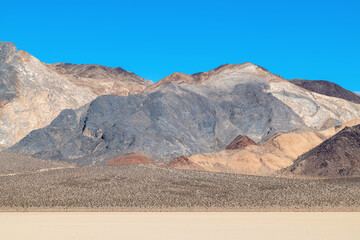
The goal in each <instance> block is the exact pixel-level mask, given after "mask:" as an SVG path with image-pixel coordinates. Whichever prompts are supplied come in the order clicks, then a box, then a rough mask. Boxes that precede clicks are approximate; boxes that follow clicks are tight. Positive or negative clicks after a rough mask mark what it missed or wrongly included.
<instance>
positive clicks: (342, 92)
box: [290, 79, 360, 104]
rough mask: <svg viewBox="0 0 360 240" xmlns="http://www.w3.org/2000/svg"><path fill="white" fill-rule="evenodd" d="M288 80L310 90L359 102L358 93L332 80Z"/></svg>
mask: <svg viewBox="0 0 360 240" xmlns="http://www.w3.org/2000/svg"><path fill="white" fill-rule="evenodd" d="M290 82H291V83H293V84H295V85H297V86H299V87H302V88H305V89H307V90H309V91H311V92H316V93H320V94H323V95H326V96H330V97H336V98H341V99H345V100H347V101H350V102H354V103H358V104H360V96H359V95H358V94H356V93H353V92H351V91H349V90H346V89H344V88H342V87H341V86H339V85H337V84H336V83H333V82H328V81H323V80H304V79H293V80H291V81H290Z"/></svg>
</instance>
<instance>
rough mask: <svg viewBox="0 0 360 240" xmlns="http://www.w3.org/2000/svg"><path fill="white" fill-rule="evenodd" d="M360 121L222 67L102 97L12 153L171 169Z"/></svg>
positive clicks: (261, 75) (277, 84)
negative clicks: (184, 161) (138, 161)
mask: <svg viewBox="0 0 360 240" xmlns="http://www.w3.org/2000/svg"><path fill="white" fill-rule="evenodd" d="M184 76H185V77H184ZM189 76H190V77H189ZM359 117H360V105H358V104H355V103H352V102H349V101H346V100H343V99H339V98H334V97H329V96H325V95H322V94H318V93H314V92H310V91H308V90H305V89H303V88H301V87H298V86H296V85H294V84H292V83H290V82H289V81H287V80H285V79H283V78H281V77H280V76H278V75H274V74H271V73H270V72H269V71H267V70H265V69H264V68H262V67H259V66H256V65H254V64H251V63H245V64H236V65H224V66H221V67H219V68H217V69H214V70H211V71H209V72H205V73H198V74H194V75H183V74H175V75H172V76H170V77H167V78H165V79H164V80H162V81H160V83H158V84H154V85H153V86H150V87H148V88H146V89H145V90H144V91H143V92H142V94H139V95H130V96H101V97H98V98H97V99H95V100H94V101H92V102H91V103H90V104H88V105H86V106H83V107H81V108H79V109H76V110H65V111H63V112H62V113H61V114H60V115H59V116H58V117H57V118H56V119H54V120H53V121H52V123H51V124H50V125H49V126H47V127H45V128H43V129H40V130H36V131H33V132H31V133H30V134H29V135H28V136H26V137H25V138H24V139H22V140H21V141H20V142H19V143H17V144H16V145H15V146H13V147H12V148H10V149H9V151H12V152H17V153H22V154H27V155H32V156H35V157H40V158H51V159H61V160H65V161H70V162H76V163H78V164H81V165H96V164H107V161H108V160H110V159H113V158H117V157H120V156H122V155H124V154H126V153H130V152H134V153H137V154H142V155H144V156H147V157H149V158H152V159H154V160H158V161H169V160H171V159H173V158H176V157H180V156H190V155H193V154H197V153H202V154H206V153H213V152H217V151H221V150H223V149H224V148H225V147H226V146H227V145H229V144H230V143H231V142H232V141H233V140H234V139H235V138H236V137H237V136H239V135H245V136H248V137H249V138H251V139H253V140H254V141H255V142H256V143H262V142H266V141H267V140H269V139H271V138H272V137H273V136H275V135H276V134H278V133H281V132H283V133H289V132H294V131H299V130H304V131H313V130H316V129H322V128H323V127H324V124H326V125H327V126H328V125H329V121H330V120H331V119H333V120H334V122H333V124H336V123H337V122H344V121H348V120H351V119H355V118H359ZM319 143H320V142H319ZM251 147H256V146H251ZM307 150H308V149H307ZM190 160H191V159H190ZM269 161H270V162H271V161H272V160H271V159H270V160H269ZM286 164H287V165H286ZM286 164H280V165H278V164H277V163H274V164H273V165H274V166H276V167H274V168H273V169H277V168H279V167H283V166H288V165H290V164H291V162H288V163H286Z"/></svg>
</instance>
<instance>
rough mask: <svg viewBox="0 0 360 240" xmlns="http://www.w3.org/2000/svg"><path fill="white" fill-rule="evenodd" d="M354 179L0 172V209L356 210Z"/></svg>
mask: <svg viewBox="0 0 360 240" xmlns="http://www.w3.org/2000/svg"><path fill="white" fill-rule="evenodd" d="M359 189H360V178H343V179H329V180H300V179H285V178H274V177H259V176H246V175H236V174H225V173H210V172H199V171H187V170H175V169H164V168H160V167H158V166H157V165H155V164H139V165H121V166H99V167H81V168H75V169H61V170H53V171H48V172H42V173H32V174H22V175H15V176H2V177H0V192H1V195H0V208H3V209H8V208H11V209H18V210H25V209H29V208H30V209H31V208H43V209H47V208H48V209H62V208H80V209H81V208H92V209H96V208H102V209H104V208H105V209H114V210H116V209H121V208H126V209H130V210H131V209H139V208H140V209H144V210H151V209H164V210H166V209H209V210H214V209H228V210H231V209H234V210H236V209H243V210H247V209H248V210H251V209H269V210H271V209H275V210H279V209H295V210H296V209H305V210H306V209H308V210H311V209H327V210H329V209H330V210H331V209H333V210H335V209H360V191H359Z"/></svg>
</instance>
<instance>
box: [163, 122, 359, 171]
mask: <svg viewBox="0 0 360 240" xmlns="http://www.w3.org/2000/svg"><path fill="white" fill-rule="evenodd" d="M357 124H360V119H356V120H353V121H349V122H346V123H344V124H341V125H339V126H337V127H332V128H329V129H327V130H325V131H318V132H316V131H298V132H292V133H278V134H277V135H275V136H273V137H272V138H271V139H270V140H268V141H266V142H264V143H262V144H260V145H250V146H247V147H245V148H243V149H239V150H223V151H220V152H215V153H209V154H195V155H192V156H188V157H187V159H188V163H187V165H190V164H194V165H196V166H198V169H195V170H205V171H211V172H228V173H237V174H249V175H270V174H273V173H275V172H276V171H277V170H280V169H283V168H286V167H288V166H290V165H291V164H293V161H294V160H295V159H296V158H298V157H299V156H300V155H302V154H304V153H305V152H307V151H309V150H311V149H313V148H315V147H316V146H318V145H319V144H321V143H322V142H323V141H324V140H326V139H328V138H329V137H331V136H333V135H335V134H336V133H338V132H339V131H341V130H342V129H343V128H345V127H349V126H355V125H357ZM170 165H171V166H173V167H174V168H177V169H189V168H188V167H186V166H185V167H184V166H182V165H181V164H176V165H172V164H170Z"/></svg>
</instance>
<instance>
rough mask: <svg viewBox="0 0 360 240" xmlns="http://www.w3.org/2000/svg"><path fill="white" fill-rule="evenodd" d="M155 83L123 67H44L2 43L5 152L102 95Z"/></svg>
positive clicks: (0, 105)
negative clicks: (63, 111)
mask: <svg viewBox="0 0 360 240" xmlns="http://www.w3.org/2000/svg"><path fill="white" fill-rule="evenodd" d="M150 83H151V82H150V81H147V80H145V79H142V78H140V77H138V76H136V75H135V74H132V73H129V72H127V71H125V70H122V69H120V68H107V67H103V66H98V65H69V64H45V63H42V62H40V61H39V60H38V59H36V58H35V57H33V56H31V55H30V54H28V53H26V52H24V51H17V49H16V47H15V45H14V44H13V43H10V42H0V149H1V148H3V147H8V146H10V145H12V144H14V143H15V142H17V141H19V140H20V139H22V138H23V137H24V136H26V135H27V134H29V133H30V132H31V130H34V129H38V128H41V127H44V126H46V125H48V124H50V122H51V121H52V120H53V119H54V118H55V117H56V116H58V115H59V113H60V112H61V111H62V110H64V109H67V108H79V107H80V106H82V105H84V104H87V103H89V102H90V101H92V100H94V99H95V98H96V97H97V96H99V95H103V94H118V95H128V94H129V93H134V92H137V91H139V90H141V89H143V88H145V87H146V86H148V85H150Z"/></svg>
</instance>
